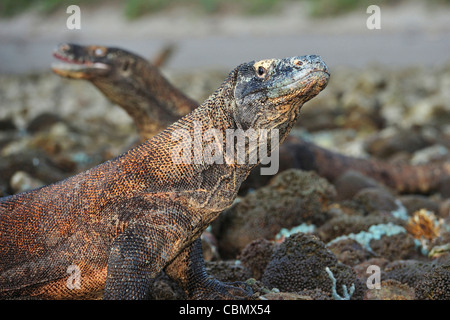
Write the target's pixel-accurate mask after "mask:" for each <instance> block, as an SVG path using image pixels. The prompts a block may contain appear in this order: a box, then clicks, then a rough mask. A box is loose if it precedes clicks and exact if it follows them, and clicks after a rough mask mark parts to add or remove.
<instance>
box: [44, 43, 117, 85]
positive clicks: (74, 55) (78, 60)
mask: <svg viewBox="0 0 450 320" xmlns="http://www.w3.org/2000/svg"><path fill="white" fill-rule="evenodd" d="M101 48H103V47H97V48H92V49H93V50H101ZM76 49H77V47H74V46H69V45H60V46H58V47H57V48H56V49H55V51H54V52H53V57H55V58H56V59H58V60H59V61H58V62H55V63H52V66H51V67H52V70H53V72H55V73H56V74H58V75H60V76H63V77H68V78H74V79H81V78H82V79H89V78H90V77H93V76H94V75H99V74H106V73H108V72H109V71H110V69H111V67H110V65H108V64H106V63H103V62H98V61H92V60H88V59H85V54H84V53H83V52H76V51H77V50H76Z"/></svg>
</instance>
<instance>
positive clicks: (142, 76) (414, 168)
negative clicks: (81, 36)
mask: <svg viewBox="0 0 450 320" xmlns="http://www.w3.org/2000/svg"><path fill="white" fill-rule="evenodd" d="M97 50H99V52H100V53H101V54H100V55H99V54H96V53H95V52H96V51H97ZM55 57H57V58H60V59H61V58H62V59H63V60H64V61H66V62H67V63H66V64H65V65H64V66H60V65H54V66H53V70H54V71H55V72H56V73H57V74H59V75H61V76H64V77H69V78H82V79H87V80H89V81H91V82H92V83H93V84H94V85H96V86H97V87H99V88H100V89H101V90H102V92H103V93H104V94H105V95H106V97H107V98H108V99H109V100H111V101H113V102H115V103H117V104H118V105H119V106H121V107H122V108H123V109H125V110H127V111H128V112H129V113H130V115H131V116H132V117H133V120H134V122H135V123H136V125H137V127H138V129H139V134H140V136H141V138H142V140H146V139H148V138H150V137H152V136H153V135H154V134H156V133H157V132H158V130H159V128H160V127H161V126H166V125H167V124H168V123H171V122H175V121H176V120H178V118H179V116H180V115H182V114H183V113H184V112H188V111H190V110H193V109H195V108H196V107H197V103H196V102H194V101H192V100H191V99H189V98H186V97H184V96H183V95H182V93H180V91H179V90H178V89H176V88H175V87H174V86H172V85H171V84H170V83H169V82H168V81H167V80H166V79H165V78H164V77H163V76H162V75H161V74H160V72H159V71H158V69H157V68H155V67H154V66H152V64H151V63H149V62H148V61H146V60H144V59H142V58H140V57H138V56H136V55H135V54H133V53H130V52H127V51H125V50H122V49H118V48H106V47H99V46H87V47H82V46H79V45H75V44H63V45H61V46H59V47H58V49H57V50H56V52H55ZM129 61H136V62H135V63H134V67H133V68H130V69H129V70H128V72H123V71H122V70H123V65H124V64H129V65H130V64H132V63H130V62H129ZM80 63H81V67H80ZM98 64H99V65H98ZM105 69H107V70H108V71H105ZM99 84H101V85H99ZM102 88H107V90H106V89H102ZM163 89H164V90H163ZM130 95H131V96H132V97H134V100H138V101H139V103H136V102H135V101H134V100H133V99H130V98H129V96H130ZM174 97H178V98H177V99H178V100H176V101H174V100H173V99H174ZM155 101H158V103H155ZM136 108H138V109H139V110H138V111H131V112H130V110H136ZM174 109H177V110H178V111H177V112H175V113H172V115H171V116H172V118H170V117H169V118H167V117H166V118H164V120H163V121H164V122H163V123H162V124H161V125H158V122H157V121H159V120H158V117H152V116H151V115H152V113H157V114H164V113H165V112H166V111H165V110H174ZM280 161H281V163H280V170H283V169H288V168H299V169H303V170H315V171H316V172H317V173H319V174H320V175H321V176H323V177H325V178H327V179H328V180H330V181H334V180H335V179H336V178H338V177H339V176H340V175H341V174H343V173H344V172H345V171H347V170H355V171H359V172H361V173H363V174H365V175H367V176H369V177H371V178H373V179H375V180H377V181H379V182H381V183H383V184H385V185H386V186H388V187H390V188H392V189H394V190H396V191H397V192H399V193H430V192H434V191H436V190H439V188H440V184H441V179H442V178H443V177H448V176H450V163H442V164H432V165H407V164H391V163H389V162H385V161H380V160H376V159H359V158H354V157H349V156H345V155H342V154H339V153H336V152H333V151H330V150H327V149H324V148H321V147H319V146H317V145H315V144H313V143H310V142H306V141H303V140H300V139H291V140H290V141H289V144H285V145H284V146H282V147H281V150H280ZM270 178H271V177H270V176H260V175H259V171H258V170H257V171H254V172H252V174H251V178H250V179H248V180H247V181H246V183H245V188H249V187H258V186H260V185H261V184H265V183H267V182H268V181H269V179H270Z"/></svg>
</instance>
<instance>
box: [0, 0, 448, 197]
mask: <svg viewBox="0 0 450 320" xmlns="http://www.w3.org/2000/svg"><path fill="white" fill-rule="evenodd" d="M373 4H375V5H377V6H379V8H380V10H381V11H380V13H381V15H380V27H381V29H373V30H371V29H369V28H368V27H367V21H368V19H370V17H371V15H372V14H373V13H372V12H370V13H367V9H368V7H369V6H370V5H373ZM69 5H78V6H79V7H80V11H81V16H80V26H81V29H74V30H70V29H69V28H68V27H67V24H66V23H67V20H68V19H69V17H70V16H71V13H67V12H66V10H67V8H68V6H69ZM449 22H450V1H448V0H447V1H445V0H430V1H400V0H398V1H387V0H386V1H369V0H367V1H366V0H345V1H331V0H297V1H294V0H282V1H275V0H248V1H238V0H228V1H225V0H197V1H196V0H184V1H182V0H167V1H163V0H132V1H95V3H94V2H92V1H87V0H84V1H57V0H35V1H28V0H1V1H0V177H2V179H1V180H2V181H3V182H2V183H0V189H3V190H4V191H3V192H4V193H14V192H17V191H22V190H23V189H26V188H29V187H32V186H35V185H40V184H43V183H49V182H52V181H53V180H56V179H58V178H59V177H61V176H66V175H70V174H73V173H74V172H77V171H79V170H82V169H84V168H88V167H91V166H93V165H95V164H97V163H99V162H101V161H104V160H106V159H110V158H111V157H113V156H115V155H117V154H120V153H121V152H123V151H124V150H127V149H128V148H129V147H130V146H131V145H133V143H135V142H136V139H137V132H136V126H135V124H134V123H133V121H132V120H131V118H130V117H129V116H128V114H127V113H126V112H125V111H124V110H123V109H121V108H119V107H117V106H114V105H113V104H111V102H109V101H108V100H107V99H106V98H105V97H104V96H103V95H102V94H101V93H100V92H99V91H98V90H97V89H96V88H95V87H94V86H92V84H91V83H89V82H87V81H77V80H69V79H64V78H61V77H59V76H57V75H55V74H53V73H52V72H51V70H50V66H51V63H52V62H53V61H54V58H53V57H52V53H53V50H54V49H55V47H56V46H57V45H58V44H59V43H64V42H73V43H78V44H82V45H89V44H94V45H106V46H115V47H121V48H124V49H126V50H129V51H132V52H134V53H137V54H139V55H141V56H142V57H144V58H147V59H149V60H151V61H153V60H154V59H155V58H156V57H158V56H159V55H160V54H161V53H162V52H165V50H167V49H168V48H171V50H170V52H171V55H170V56H168V57H167V59H166V60H165V62H164V64H163V65H162V67H161V71H162V72H163V74H164V75H165V76H166V77H167V78H168V79H169V80H170V81H171V82H172V83H173V84H174V85H175V86H176V87H178V88H180V89H181V90H182V91H183V92H185V93H186V94H187V95H188V96H190V97H191V98H193V99H195V100H197V101H198V102H201V101H203V100H204V99H205V98H206V97H208V96H209V95H210V94H211V93H212V92H213V91H214V90H215V89H216V88H217V87H218V86H219V85H220V83H221V82H222V81H223V79H225V77H226V75H227V74H228V72H229V71H230V70H231V69H232V68H234V67H235V66H237V65H238V64H240V63H242V62H246V61H251V60H257V59H265V58H281V57H286V56H294V55H304V54H319V55H321V56H322V58H323V59H324V60H325V62H326V63H327V64H328V66H329V68H330V70H331V74H332V76H331V80H330V82H329V85H328V87H327V88H326V90H324V92H322V93H321V94H320V95H319V96H318V97H317V98H315V99H313V101H311V102H309V103H307V104H306V105H305V107H304V108H303V110H302V112H303V116H302V117H301V119H300V120H299V121H298V126H297V128H295V130H294V131H293V134H294V135H297V136H299V137H301V138H303V139H310V140H312V141H314V142H315V143H317V144H319V145H321V146H324V147H326V148H329V149H334V150H337V151H339V152H341V153H344V154H349V155H352V156H358V157H377V158H382V159H386V160H389V161H407V162H412V163H426V162H430V161H442V160H443V159H448V158H449V149H450V142H449V141H450V125H449V124H450V102H449V101H450V61H449V52H450V23H449ZM38 154H39V157H41V158H39V157H38V156H37V155H38ZM18 158H20V159H22V160H21V161H22V162H23V163H22V165H19V164H17V162H18V161H17V159H18ZM39 159H41V160H39ZM45 159H47V160H48V159H50V160H48V161H47V160H45ZM44 160H45V161H47V162H48V163H49V167H48V170H47V171H46V172H44V173H40V174H39V175H37V173H36V170H38V169H39V170H40V169H41V168H42V167H43V165H42V164H43V163H44V162H43V161H44ZM13 164H14V166H13ZM59 171H62V174H56V175H55V174H54V173H55V172H59ZM15 172H25V173H27V174H29V175H31V177H32V178H36V177H38V178H39V179H38V181H37V182H36V183H35V184H33V183H31V182H29V183H28V182H27V183H25V182H22V183H19V184H18V185H17V186H12V184H11V183H12V180H14V179H12V178H13V177H14V175H15ZM50 173H51V174H50ZM20 177H22V176H20ZM50 177H52V178H50ZM22 178H23V177H22ZM16 180H18V179H16ZM16 180H15V181H16ZM43 180H44V181H43ZM18 181H22V180H20V179H19V180H18ZM26 181H27V180H26ZM31 181H32V180H31ZM1 185H3V187H1ZM5 190H6V191H5Z"/></svg>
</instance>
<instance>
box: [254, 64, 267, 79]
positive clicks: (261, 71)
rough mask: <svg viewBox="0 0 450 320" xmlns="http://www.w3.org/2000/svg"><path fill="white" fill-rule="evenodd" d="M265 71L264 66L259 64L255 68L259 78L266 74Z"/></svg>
mask: <svg viewBox="0 0 450 320" xmlns="http://www.w3.org/2000/svg"><path fill="white" fill-rule="evenodd" d="M266 73H267V70H266V68H264V67H262V66H259V67H258V69H257V70H256V74H257V75H258V77H260V78H264V77H265V76H266Z"/></svg>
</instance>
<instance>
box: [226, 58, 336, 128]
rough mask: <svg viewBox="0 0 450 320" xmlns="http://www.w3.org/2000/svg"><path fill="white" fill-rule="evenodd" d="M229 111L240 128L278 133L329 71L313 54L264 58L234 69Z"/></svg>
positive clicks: (291, 121)
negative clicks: (232, 99) (230, 108)
mask: <svg viewBox="0 0 450 320" xmlns="http://www.w3.org/2000/svg"><path fill="white" fill-rule="evenodd" d="M236 70H237V71H236V85H235V89H234V98H235V105H234V107H233V108H234V110H232V113H233V114H234V118H235V120H236V122H237V123H238V125H240V127H241V128H242V129H243V130H247V129H248V128H253V129H267V130H271V129H278V130H280V136H283V135H284V133H285V132H286V131H289V129H290V128H291V127H292V126H293V124H294V123H295V121H296V119H297V117H298V113H299V110H300V107H301V106H302V105H303V103H305V102H307V101H309V100H310V99H312V98H313V97H315V96H316V95H317V94H319V92H320V91H322V90H323V89H324V88H325V87H326V85H327V83H328V79H329V76H330V74H329V71H328V67H327V66H326V64H325V63H324V62H323V60H322V59H321V58H320V57H319V56H316V55H307V56H301V57H290V58H284V59H268V60H261V61H256V62H255V61H253V62H249V63H246V64H242V65H241V66H240V67H238V68H237V69H236Z"/></svg>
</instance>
